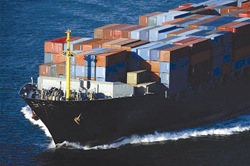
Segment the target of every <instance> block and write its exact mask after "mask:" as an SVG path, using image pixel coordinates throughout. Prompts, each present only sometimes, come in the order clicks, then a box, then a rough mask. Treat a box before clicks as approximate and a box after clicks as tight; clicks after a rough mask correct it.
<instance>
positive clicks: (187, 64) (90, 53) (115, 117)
mask: <svg viewBox="0 0 250 166" xmlns="http://www.w3.org/2000/svg"><path fill="white" fill-rule="evenodd" d="M66 34H67V35H66V36H65V37H61V38H57V39H53V40H49V41H45V43H44V64H41V65H40V67H39V77H38V79H37V83H34V82H33V79H32V81H31V82H30V83H27V84H26V85H24V86H23V87H22V88H21V89H20V91H19V94H20V96H21V97H22V98H23V99H24V101H25V102H26V103H27V104H28V105H29V106H30V107H31V109H32V112H33V118H34V119H41V120H42V122H43V123H44V124H45V125H46V127H47V128H48V130H49V132H50V133H51V135H52V138H53V140H54V142H55V143H56V144H57V143H62V142H64V141H69V142H78V143H80V144H82V145H87V146H95V145H100V144H106V143H110V142H112V141H115V140H117V139H119V138H122V137H125V136H128V135H132V134H149V133H153V132H155V131H176V130H181V129H185V128H192V127H198V126H202V125H208V124H211V123H215V122H217V121H221V120H225V119H229V118H233V117H236V116H238V115H240V114H246V113H249V112H250V110H249V109H250V38H249V35H250V2H249V1H247V0H245V1H244V0H238V1H235V0H230V1H229V0H228V1H225V0H223V1H222V0H209V1H205V2H202V3H199V4H183V5H180V6H179V7H177V8H175V9H171V10H169V11H166V12H154V13H150V14H146V15H143V16H140V17H139V24H138V25H131V24H110V25H105V26H102V27H99V28H95V29H94V37H93V38H84V37H71V31H70V30H68V31H67V32H66Z"/></svg>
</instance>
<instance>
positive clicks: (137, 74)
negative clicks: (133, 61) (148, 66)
mask: <svg viewBox="0 0 250 166" xmlns="http://www.w3.org/2000/svg"><path fill="white" fill-rule="evenodd" d="M144 82H147V71H146V70H139V71H131V72H127V84H130V85H137V84H141V83H144Z"/></svg>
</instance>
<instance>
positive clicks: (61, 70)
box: [56, 62, 66, 75]
mask: <svg viewBox="0 0 250 166" xmlns="http://www.w3.org/2000/svg"><path fill="white" fill-rule="evenodd" d="M65 66H66V63H65V62H62V63H57V64H56V74H57V75H65Z"/></svg>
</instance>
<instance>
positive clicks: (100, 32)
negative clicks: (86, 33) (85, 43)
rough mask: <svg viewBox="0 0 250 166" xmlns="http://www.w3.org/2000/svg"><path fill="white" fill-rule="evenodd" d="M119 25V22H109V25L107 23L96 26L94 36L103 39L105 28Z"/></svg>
mask: <svg viewBox="0 0 250 166" xmlns="http://www.w3.org/2000/svg"><path fill="white" fill-rule="evenodd" d="M117 25H119V24H109V25H105V26H102V27H99V28H95V29H94V38H100V39H103V30H104V29H107V28H111V27H114V26H117Z"/></svg>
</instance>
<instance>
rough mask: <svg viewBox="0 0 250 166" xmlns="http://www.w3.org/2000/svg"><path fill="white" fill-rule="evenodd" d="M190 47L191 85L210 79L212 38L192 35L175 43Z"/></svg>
mask: <svg viewBox="0 0 250 166" xmlns="http://www.w3.org/2000/svg"><path fill="white" fill-rule="evenodd" d="M174 44H175V45H183V46H188V47H189V55H188V56H189V85H190V86H197V85H199V84H202V83H204V82H206V81H208V80H209V79H210V71H211V66H210V59H211V50H210V39H206V38H198V37H190V38H187V39H184V40H180V41H177V42H175V43H174Z"/></svg>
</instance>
